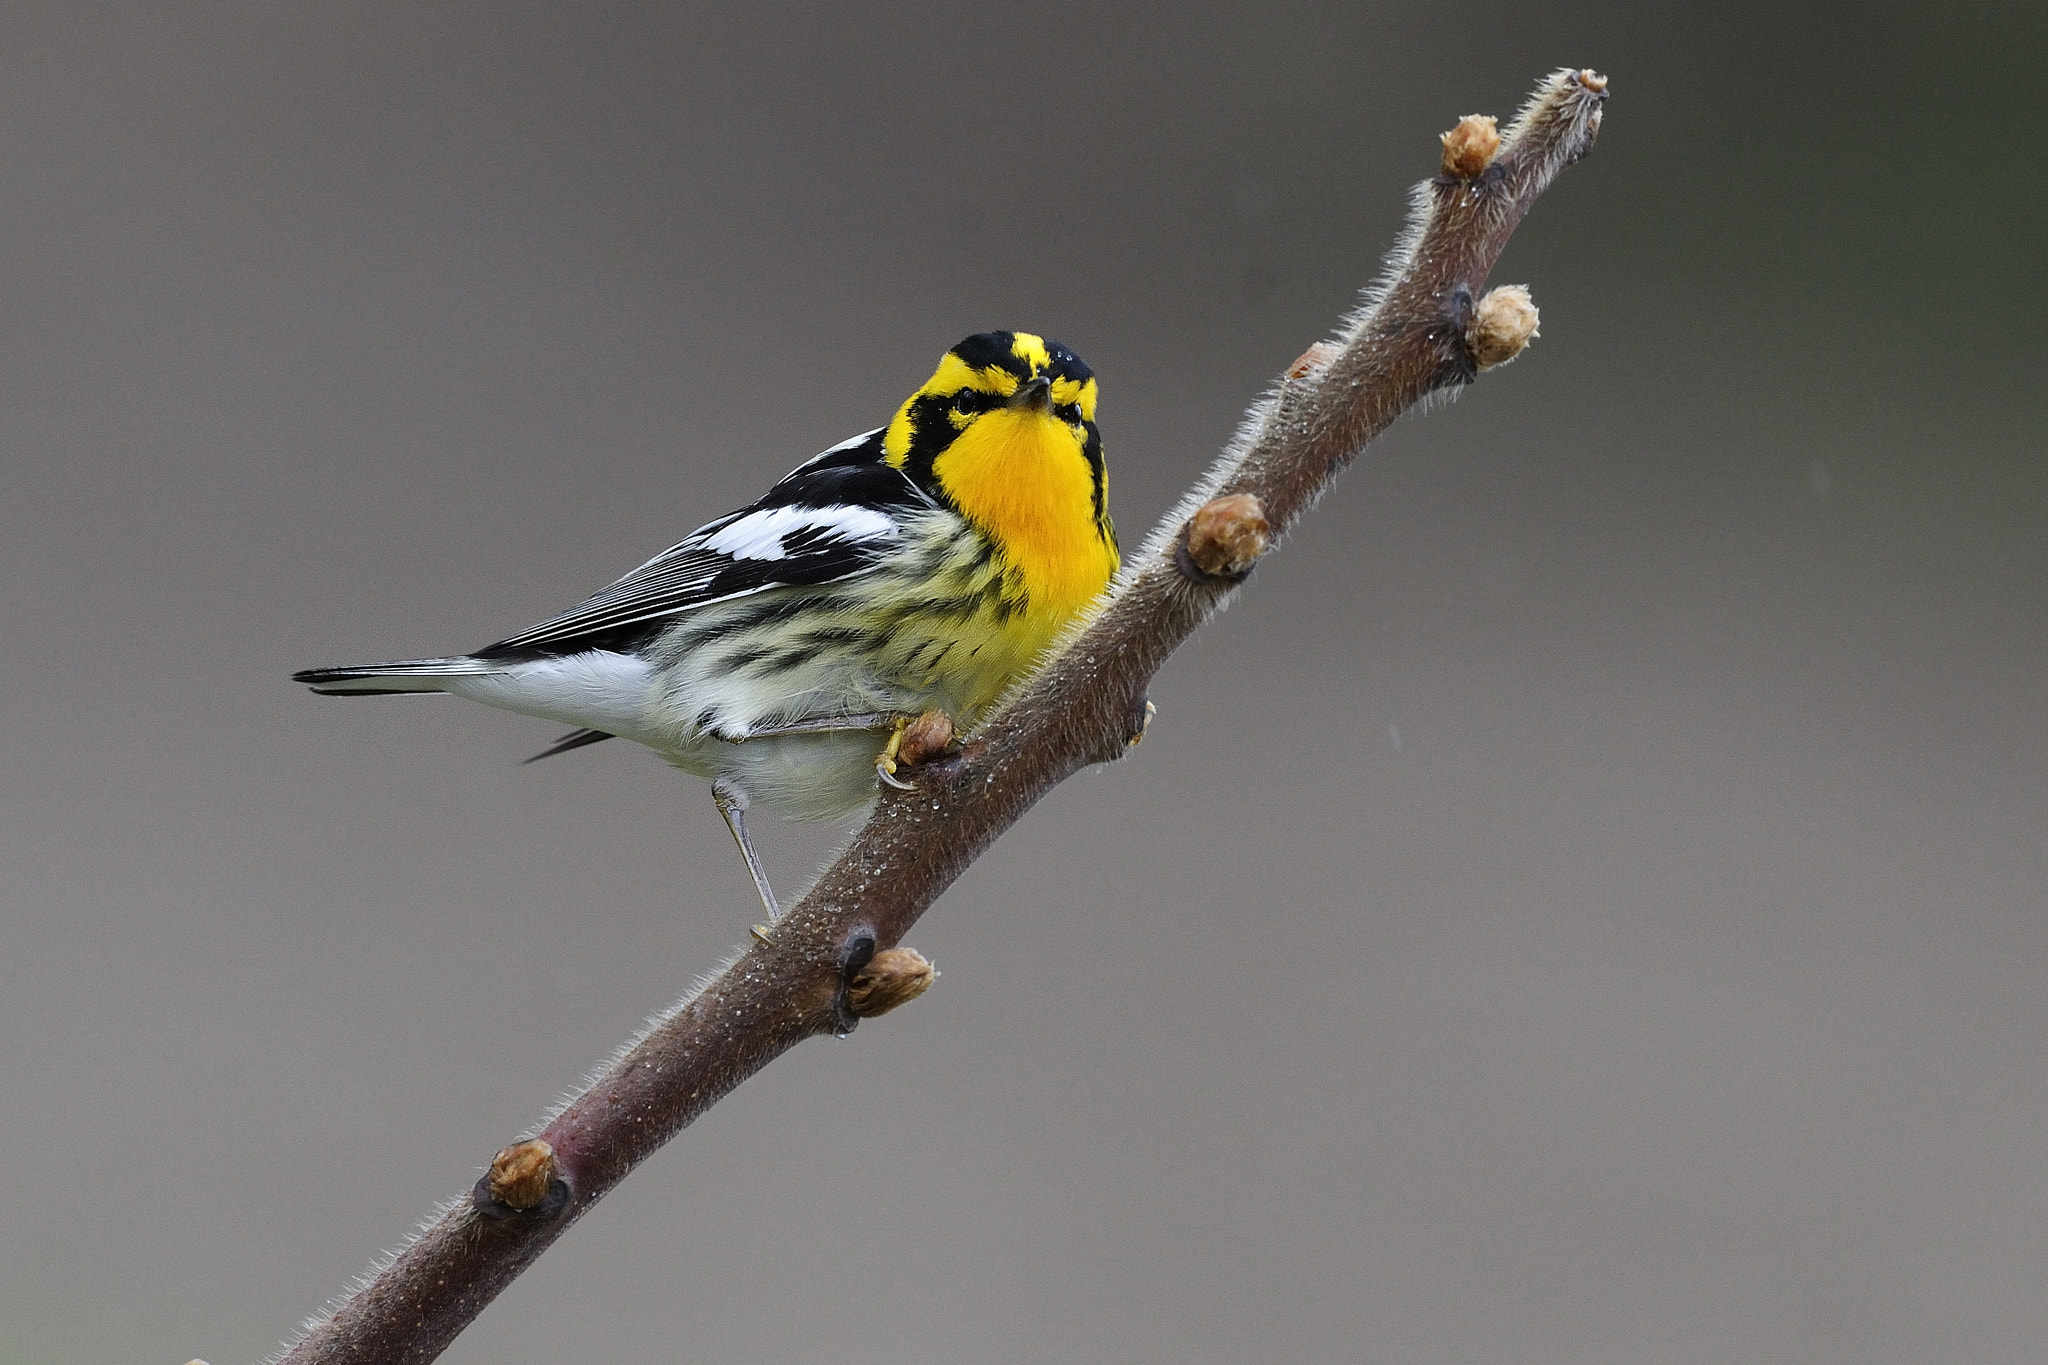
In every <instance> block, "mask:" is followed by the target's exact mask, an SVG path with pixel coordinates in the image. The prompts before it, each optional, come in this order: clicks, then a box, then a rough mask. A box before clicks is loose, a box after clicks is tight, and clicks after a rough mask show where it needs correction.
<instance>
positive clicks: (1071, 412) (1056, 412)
mask: <svg viewBox="0 0 2048 1365" xmlns="http://www.w3.org/2000/svg"><path fill="white" fill-rule="evenodd" d="M1052 415H1053V416H1055V417H1057V418H1059V419H1060V420H1061V421H1062V422H1065V423H1067V424H1068V425H1069V426H1079V425H1081V405H1080V404H1079V403H1055V404H1053V405H1052Z"/></svg>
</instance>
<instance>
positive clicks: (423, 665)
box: [292, 657, 505, 697]
mask: <svg viewBox="0 0 2048 1365" xmlns="http://www.w3.org/2000/svg"><path fill="white" fill-rule="evenodd" d="M504 671H505V665H504V664H502V663H493V662H491V661H490V660H488V659H472V658H468V657H458V658H453V659H400V660H398V661H397V662H395V663H388V664H351V665H349V666H348V667H346V668H309V669H307V670H306V671H305V672H303V673H294V674H292V681H293V682H302V683H304V684H305V685H306V686H308V687H310V688H312V689H313V690H314V691H315V692H318V693H320V694H321V695H322V696H327V697H386V696H392V695H394V694H396V693H399V692H441V691H445V690H446V689H445V688H444V687H443V686H442V684H443V683H445V682H446V681H447V680H448V679H450V678H474V677H478V676H480V675H483V674H487V673H502V672H504Z"/></svg>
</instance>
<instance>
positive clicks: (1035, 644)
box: [294, 332, 1117, 922]
mask: <svg viewBox="0 0 2048 1365" xmlns="http://www.w3.org/2000/svg"><path fill="white" fill-rule="evenodd" d="M1095 398H1096V386H1095V378H1094V375H1093V373H1092V372H1091V371H1090V370H1089V369H1088V367H1087V366H1086V365H1084V364H1083V363H1082V362H1081V360H1080V358H1079V357H1078V356H1076V355H1075V354H1074V353H1073V352H1072V351H1069V350H1068V349H1067V348H1066V347H1064V346H1061V345H1059V344H1057V343H1056V342H1048V341H1044V340H1042V339H1040V338H1038V337H1035V336H1031V335H1029V334H1027V333H1023V332H1014V333H1013V332H983V333H981V334H979V335H977V336H971V337H969V338H967V339H966V340H965V341H963V342H961V343H960V344H959V345H958V346H955V347H954V348H953V349H952V350H950V351H948V352H947V353H946V355H945V357H944V358H943V359H942V360H941V361H940V362H939V368H938V370H937V371H936V372H935V373H934V374H933V375H932V377H931V378H930V379H929V380H928V381H926V383H925V384H924V386H923V387H922V388H920V389H918V391H917V392H916V393H913V394H912V395H911V396H910V397H909V399H908V400H906V401H905V402H904V404H903V405H902V407H900V408H898V409H897V410H896V415H895V416H894V417H893V418H891V419H890V421H889V424H888V425H887V426H884V427H880V428H878V429H876V430H874V431H870V432H868V433H866V434H865V435H862V436H856V437H854V438H853V439H852V440H850V441H844V442H841V443H840V444H839V445H836V446H833V447H832V448H831V449H830V450H827V451H825V452H824V453H823V454H821V455H819V456H817V457H816V458H814V459H812V460H810V461H808V462H807V463H805V464H802V465H799V466H798V467H797V468H796V469H795V470H794V471H792V472H791V473H790V474H789V475H788V476H787V477H786V478H784V479H783V480H782V481H781V482H779V483H777V484H776V485H775V486H774V487H773V488H771V489H769V490H768V493H767V494H766V496H764V497H762V498H761V500H760V501H758V502H756V503H754V504H753V505H752V506H750V507H745V508H742V509H741V510H739V511H737V512H734V513H731V514H730V515H728V516H723V517H720V518H719V519H718V520H716V521H714V522H711V523H710V524H708V525H706V526H704V527H701V528H700V529H698V530H697V531H696V532H694V533H693V534H691V535H690V536H689V537H688V538H687V539H685V540H684V541H682V543H680V544H678V545H676V546H674V547H672V548H670V549H668V550H665V551H663V552H662V553H661V554H658V555H656V556H655V557H654V558H653V559H650V560H648V561H647V562H646V563H645V564H643V565H641V566H640V567H639V568H637V569H635V570H633V572H631V573H629V574H627V575H626V576H625V577H624V578H621V579H620V580H619V581H618V582H616V583H614V584H612V585H611V586H610V587H608V588H606V589H605V590H604V591H603V592H600V593H598V594H597V595H596V596H595V597H592V598H590V599H589V600H588V601H586V602H584V603H583V604H582V605H580V606H578V607H575V608H574V609H572V610H570V611H567V612H564V613H562V614H561V615H559V616H555V617H551V618H549V619H548V620H545V621H543V622H541V623H540V624H539V625H537V626H534V627H532V628H531V629H528V630H524V631H521V632H520V633H519V634H517V635H513V636H510V637H508V638H507V639H504V640H500V641H499V642H498V643H496V644H494V645H490V646H487V647H485V648H483V649H480V650H477V651H476V652H475V653H473V654H463V655H455V656H451V657H448V658H440V659H411V660H406V661H403V662H398V663H384V664H362V665H357V666H355V667H349V668H316V669H311V670H309V671H307V672H304V673H298V674H295V675H294V678H295V680H296V681H298V682H302V683H306V684H307V685H309V686H310V687H312V689H313V690H314V691H316V692H320V693H324V694H328V695H335V696H343V695H370V694H380V693H394V692H450V693H453V694H455V695H456V696H461V697H468V698H470V699H472V700H474V701H481V702H485V703H488V704H489V705H492V706H497V707H502V708H504V709H505V710H508V711H517V712H520V713H521V714H523V715H529V716H538V717H541V718H542V719H545V720H552V721H556V722H559V723H561V724H566V725H573V726H576V727H578V728H577V729H576V730H575V731H574V732H573V733H571V734H569V735H566V736H564V737H563V738H562V739H561V740H560V741H558V742H557V743H556V744H555V745H554V746H553V747H552V748H550V749H548V750H547V751H546V752H545V753H543V754H540V755H536V757H542V758H545V757H548V756H549V755H552V754H558V753H563V752H566V751H568V750H570V749H576V748H580V747H582V746H583V745H586V744H592V743H595V742H597V741H599V740H603V739H609V738H611V737H612V736H615V735H616V736H620V737H622V738H626V739H631V740H637V741H638V742H640V743H641V744H645V745H646V746H648V747H649V748H651V749H653V750H654V751H655V752H657V753H659V754H660V755H661V756H662V757H663V758H665V759H667V760H668V761H669V762H670V763H672V764H674V765H675V766H676V767H678V768H681V769H683V770H684V771H686V772H692V773H696V774H698V775H699V776H702V777H706V778H709V779H711V784H712V795H713V797H714V799H716V801H717V803H718V808H719V811H720V812H721V813H722V814H723V815H724V816H725V819H726V823H727V824H728V826H730V828H731V829H732V833H733V837H734V839H735V840H737V841H738V843H739V846H740V851H741V852H742V853H743V854H744V855H745V856H746V859H747V869H748V871H749V872H750V873H752V874H753V878H754V884H755V886H756V887H757V888H758V889H759V891H760V893H761V900H762V903H763V904H764V905H765V906H766V907H767V909H768V914H769V918H770V920H771V922H772V921H773V919H774V918H775V917H776V915H777V914H778V910H777V907H776V903H775V897H774V893H773V892H772V891H771V890H770V889H769V885H768V878H767V877H766V875H765V874H764V873H763V871H762V869H761V864H760V860H759V859H758V858H757V857H756V856H755V853H754V849H753V845H752V842H751V841H750V840H749V838H748V836H747V826H746V818H745V814H746V811H747V808H748V806H749V804H750V802H752V801H755V800H758V801H761V802H763V803H764V804H766V805H768V806H771V807H774V808H776V809H778V810H782V811H785V812H787V813H789V814H791V815H793V816H796V817H798V818H809V819H816V818H822V817H828V816H833V815H842V814H847V813H850V812H851V811H854V810H856V809H858V808H859V807H860V806H861V805H863V804H864V803H866V802H867V801H868V800H870V799H871V798H872V797H873V796H874V795H875V792H876V787H877V783H878V781H891V782H893V781H895V779H894V778H893V776H892V774H893V770H894V765H893V763H892V762H891V760H890V755H891V754H893V752H894V740H893V738H889V739H887V740H886V741H885V739H884V738H883V737H884V736H893V735H896V734H900V733H901V732H902V727H903V726H904V724H905V723H906V722H907V721H908V719H909V718H910V717H913V716H916V715H918V714H920V713H922V712H924V711H927V710H936V711H941V712H944V713H945V714H946V715H947V716H949V717H950V718H952V719H953V721H954V722H955V724H956V725H958V726H960V727H961V728H963V729H964V728H967V727H970V726H972V725H973V723H974V721H975V720H976V719H977V718H978V717H979V716H980V715H981V714H982V713H983V712H985V711H986V710H987V709H988V707H989V706H990V704H991V703H993V702H994V701H995V700H996V699H997V698H998V697H999V696H1000V695H1001V694H1002V693H1003V691H1004V690H1005V689H1006V688H1007V687H1008V686H1009V685H1010V684H1011V683H1012V682H1013V681H1015V680H1016V679H1017V678H1018V677H1020V676H1021V675H1022V674H1024V673H1025V672H1027V671H1028V670H1029V669H1030V668H1031V666H1032V665H1033V663H1034V662H1035V661H1036V660H1037V659H1038V658H1039V656H1040V655H1041V654H1042V653H1043V652H1044V651H1045V649H1046V647H1047V646H1048V645H1049V644H1051V643H1052V642H1053V641H1054V640H1055V639H1056V638H1057V637H1058V635H1059V634H1060V632H1061V630H1062V629H1063V628H1064V627H1066V626H1067V625H1068V624H1069V623H1070V622H1072V621H1073V620H1074V619H1075V618H1076V617H1077V616H1078V615H1079V614H1080V613H1081V612H1083V611H1084V610H1085V609H1086V608H1087V607H1088V606H1089V604H1090V603H1092V602H1094V601H1095V600H1096V599H1097V598H1098V597H1099V596H1100V595H1101V594H1102V592H1103V589H1104V588H1105V587H1106V586H1107V585H1108V583H1109V580H1110V578H1111V576H1112V575H1113V574H1115V572H1116V568H1117V550H1116V537H1115V534H1114V532H1113V531H1112V529H1111V526H1110V519H1109V510H1108V504H1107V498H1108V474H1107V470H1106V468H1105V466H1104V464H1103V460H1102V442H1101V437H1100V435H1099V434H1098V432H1097V431H1096V427H1095Z"/></svg>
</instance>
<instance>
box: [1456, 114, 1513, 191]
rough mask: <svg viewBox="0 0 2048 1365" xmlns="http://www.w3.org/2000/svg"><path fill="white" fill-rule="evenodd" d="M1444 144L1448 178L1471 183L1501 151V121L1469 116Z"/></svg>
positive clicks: (1489, 117) (1483, 115)
mask: <svg viewBox="0 0 2048 1365" xmlns="http://www.w3.org/2000/svg"><path fill="white" fill-rule="evenodd" d="M1443 144H1444V174H1445V175H1448V176H1455V177H1456V178H1457V179H1459V180H1470V179H1472V178H1473V177H1475V176H1477V175H1478V174H1479V173H1480V172H1481V171H1483V170H1485V169H1486V168H1487V167H1488V166H1489V165H1491V164H1492V162H1493V158H1494V155H1495V154H1496V153H1498V152H1499V151H1500V120H1499V119H1496V118H1495V117H1494V116H1493V115H1491V114H1467V115H1465V117H1463V118H1461V119H1459V120H1458V126H1457V127H1455V128H1453V129H1451V131H1450V132H1448V133H1445V134H1444V135H1443Z"/></svg>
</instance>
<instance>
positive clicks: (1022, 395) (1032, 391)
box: [1003, 374, 1052, 412]
mask: <svg viewBox="0 0 2048 1365" xmlns="http://www.w3.org/2000/svg"><path fill="white" fill-rule="evenodd" d="M1051 402H1052V381H1051V380H1050V379H1047V378H1046V377H1045V376H1044V375H1042V374H1041V375H1036V376H1034V377H1032V378H1030V379H1027V380H1025V381H1024V382H1023V383H1021V384H1019V385H1018V386H1017V391H1016V392H1015V393H1013V394H1011V395H1010V396H1009V397H1008V398H1005V399H1004V400H1003V406H1004V407H1006V408H1027V409H1029V410H1030V411H1032V412H1044V411H1045V410H1046V408H1047V407H1048V406H1050V405H1051Z"/></svg>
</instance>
